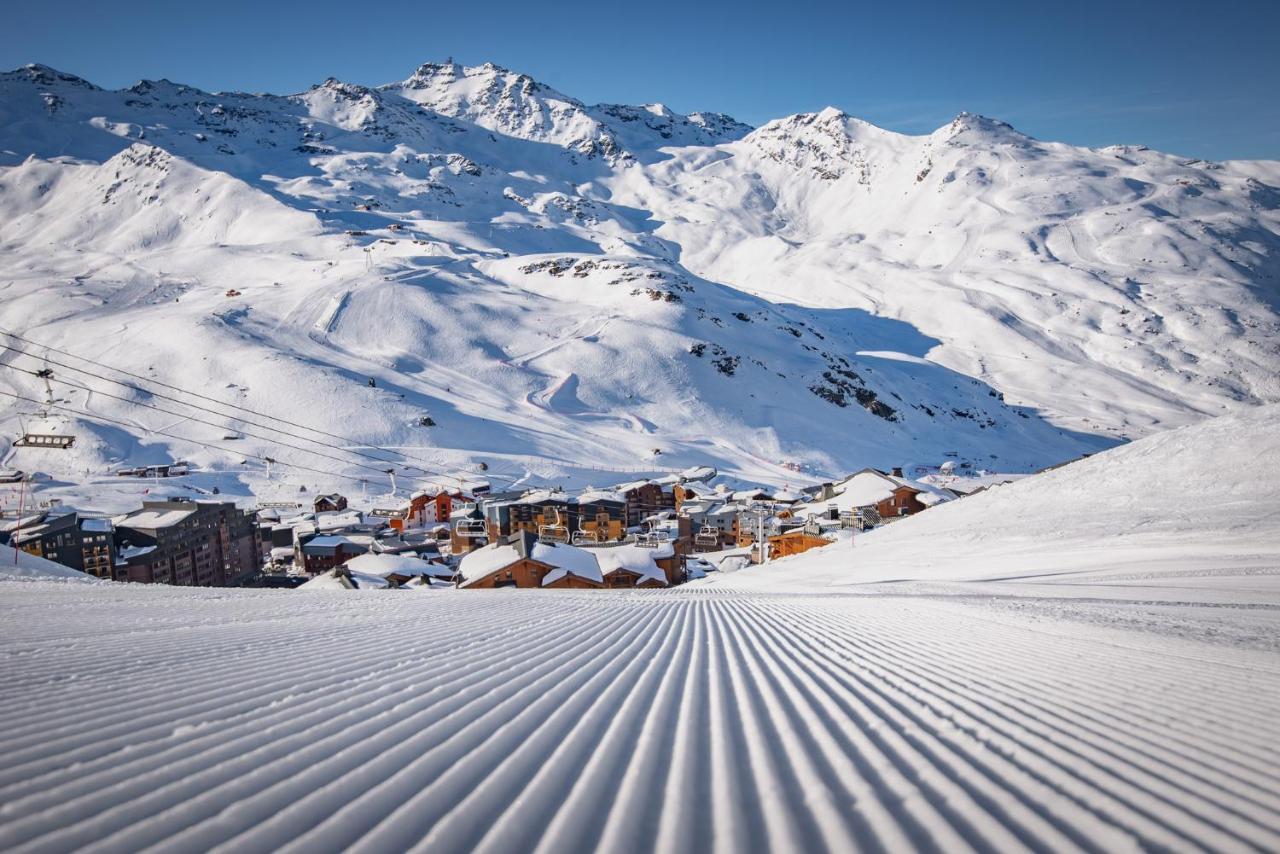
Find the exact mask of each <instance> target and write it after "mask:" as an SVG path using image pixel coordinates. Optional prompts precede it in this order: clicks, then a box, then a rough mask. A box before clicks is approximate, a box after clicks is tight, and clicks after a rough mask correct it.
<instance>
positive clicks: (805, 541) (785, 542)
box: [766, 528, 832, 560]
mask: <svg viewBox="0 0 1280 854" xmlns="http://www.w3.org/2000/svg"><path fill="white" fill-rule="evenodd" d="M766 539H767V540H768V541H769V560H776V559H777V558H780V557H789V556H791V555H798V554H801V553H803V552H807V551H809V549H817V548H821V547H822V546H829V545H831V542H832V541H831V540H829V539H827V538H826V537H820V536H818V535H816V534H813V533H810V532H808V531H805V529H804V528H794V529H792V530H790V531H783V532H782V533H781V534H774V535H773V536H771V537H767V538H766Z"/></svg>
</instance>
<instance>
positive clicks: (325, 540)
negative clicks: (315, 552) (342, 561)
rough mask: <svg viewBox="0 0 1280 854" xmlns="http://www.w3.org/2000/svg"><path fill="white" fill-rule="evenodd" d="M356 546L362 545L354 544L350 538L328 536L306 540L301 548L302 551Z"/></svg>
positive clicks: (354, 541) (353, 540)
mask: <svg viewBox="0 0 1280 854" xmlns="http://www.w3.org/2000/svg"><path fill="white" fill-rule="evenodd" d="M356 545H363V543H358V542H356V540H355V539H353V538H351V537H343V536H337V535H328V536H320V537H314V538H312V539H310V540H307V542H305V543H303V545H302V547H303V548H304V549H306V548H318V549H336V548H338V547H339V546H356Z"/></svg>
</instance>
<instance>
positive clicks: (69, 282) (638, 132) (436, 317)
mask: <svg viewBox="0 0 1280 854" xmlns="http://www.w3.org/2000/svg"><path fill="white" fill-rule="evenodd" d="M1278 188H1280V164H1277V163H1269V162H1266V163H1224V164H1216V163H1205V162H1199V161H1190V162H1189V161H1185V160H1183V159H1180V158H1176V157H1173V156H1170V155H1164V154H1158V153H1155V152H1150V151H1146V150H1142V149H1133V148H1112V149H1103V150H1098V151H1093V150H1087V149H1079V148H1073V147H1070V146H1065V145H1059V144H1050V143H1042V142H1038V141H1035V140H1032V139H1030V138H1028V137H1025V136H1023V135H1021V134H1019V133H1018V132H1017V131H1015V130H1014V129H1012V128H1010V127H1008V126H1007V125H1004V124H1001V123H999V122H994V121H991V120H989V119H983V118H980V117H976V116H967V115H965V116H960V117H958V118H957V119H956V120H955V121H954V122H952V123H951V124H949V125H948V126H946V127H944V128H942V129H940V130H939V131H937V132H935V133H933V134H931V135H928V136H924V137H910V136H903V135H899V134H894V133H890V132H888V131H884V130H881V129H879V128H875V127H873V126H871V125H869V124H866V123H865V122H861V121H859V120H857V119H853V118H850V117H848V116H845V115H843V114H842V113H839V112H838V111H835V110H825V111H823V112H821V113H817V114H806V115H799V116H792V117H788V118H785V119H780V120H778V121H775V122H771V123H769V124H767V125H765V126H764V127H761V128H759V129H756V130H751V129H750V128H748V127H746V126H744V125H742V124H740V123H738V122H735V121H734V120H732V119H730V118H728V117H726V116H723V115H719V114H715V113H695V114H691V115H688V116H682V115H678V114H675V113H673V112H672V111H670V110H668V109H667V108H665V107H662V106H661V105H648V106H640V107H630V106H617V105H597V106H588V105H584V104H582V103H581V102H579V101H577V100H575V99H573V98H571V97H569V96H566V95H562V94H560V93H558V92H556V91H555V90H554V89H551V88H550V87H547V86H545V85H542V84H540V83H537V82H536V81H534V80H532V79H531V78H529V77H527V76H525V75H520V74H516V73H514V72H509V71H506V70H505V69H501V68H499V67H497V66H493V65H484V66H480V67H478V68H465V67H462V66H459V65H456V64H453V63H444V64H431V63H429V64H426V65H423V66H422V67H420V68H419V69H418V70H417V71H416V72H414V74H413V75H412V76H410V77H409V78H408V79H407V80H405V81H403V82H400V83H395V84H391V85H387V86H382V87H378V88H370V87H365V86H358V85H353V84H347V83H342V82H339V81H336V80H328V81H325V82H324V83H322V84H320V85H318V86H315V87H313V88H312V89H310V90H308V91H306V92H303V93H300V94H296V95H290V96H273V95H249V94H243V93H229V94H211V93H206V92H202V91H199V90H196V89H193V88H191V87H187V86H182V85H178V84H174V83H170V82H168V81H143V82H141V83H139V84H137V85H135V86H133V87H130V88H129V89H125V90H120V91H106V90H102V89H99V88H97V87H95V86H93V85H92V84H90V83H88V82H86V81H84V80H81V79H80V78H78V77H75V76H73V75H69V74H64V73H61V72H58V71H55V70H53V69H50V68H47V67H44V66H27V67H25V68H21V69H18V70H16V71H13V72H10V73H7V74H3V75H0V253H3V257H4V259H5V265H4V269H3V275H2V276H0V294H3V299H2V300H0V326H2V327H3V328H4V329H6V330H9V331H12V332H17V333H19V334H20V335H23V336H24V337H26V338H28V339H29V340H31V341H37V342H40V343H41V344H47V345H50V346H52V347H56V348H58V350H62V351H66V352H69V353H75V354H77V355H80V356H87V357H89V358H92V359H94V360H95V361H97V362H99V363H101V364H102V365H109V366H111V367H115V368H123V369H126V370H129V371H131V372H133V373H135V374H138V375H139V376H145V377H151V378H154V379H157V380H160V381H163V382H166V383H169V384H170V385H171V386H174V387H177V388H180V389H183V390H187V391H200V392H201V393H202V394H205V395H207V396H209V397H213V398H216V399H219V400H226V401H231V402H234V403H236V404H238V405H242V406H245V407H249V408H251V409H253V410H255V411H257V412H259V413H268V414H271V415H278V416H283V417H285V418H287V419H289V420H290V421H292V422H295V424H304V425H306V427H307V428H317V429H319V430H322V431H325V432H324V434H323V435H324V436H325V437H328V438H327V441H329V442H330V443H332V441H333V437H334V436H344V437H352V438H353V439H355V440H357V441H356V442H355V443H354V444H357V445H366V444H367V445H368V446H369V447H370V448H372V447H377V448H394V449H396V451H397V452H398V453H400V454H403V455H404V457H405V458H406V459H412V460H415V461H417V462H418V463H419V464H422V463H428V464H430V465H431V466H432V467H437V468H439V469H440V470H442V471H450V472H452V471H457V472H475V471H477V470H478V468H479V465H480V463H481V462H482V461H483V462H484V463H485V464H486V465H487V466H488V467H489V472H490V476H493V477H495V478H497V479H498V481H495V485H501V482H500V481H502V480H503V479H527V478H534V479H555V480H561V481H564V482H574V481H588V480H592V481H596V482H602V481H604V480H607V479H608V475H606V474H602V473H597V472H598V471H599V470H603V471H607V472H621V471H634V470H642V469H654V468H656V467H659V466H661V467H669V468H679V467H683V466H686V465H691V464H694V463H702V462H710V463H712V464H715V465H718V466H720V467H721V468H722V470H725V471H728V472H730V473H733V474H737V475H739V476H740V477H743V478H749V479H757V480H769V481H774V482H781V481H785V480H789V479H790V480H794V479H795V478H796V475H795V474H794V472H793V471H792V470H791V469H789V468H784V467H782V466H781V463H784V462H786V463H788V464H791V465H795V464H801V465H803V466H805V467H807V469H808V471H809V472H810V473H811V474H813V475H814V476H822V475H828V474H834V473H837V472H840V471H844V470H848V469H850V468H853V467H856V466H861V465H864V464H871V465H880V466H887V465H892V464H905V463H910V462H918V461H936V460H938V459H940V458H941V457H942V455H943V454H946V453H948V452H949V453H952V454H955V455H959V456H962V457H967V458H969V459H971V460H973V461H974V462H975V463H976V464H978V465H982V466H988V467H991V466H997V467H1000V468H1003V469H1006V470H1012V469H1018V468H1022V469H1026V468H1030V467H1035V466H1039V465H1043V464H1048V463H1051V462H1056V461H1058V460H1061V459H1066V458H1069V457H1072V456H1075V455H1077V454H1079V453H1081V452H1084V451H1089V450H1095V449H1097V448H1100V447H1103V446H1105V445H1107V444H1110V443H1113V442H1114V441H1115V440H1116V439H1118V438H1127V437H1133V436H1137V435H1141V434H1143V433H1145V432H1149V431H1151V430H1153V429H1156V428H1159V427H1164V426H1174V425H1177V424H1181V423H1186V422H1189V421H1193V420H1196V419H1199V418H1201V417H1203V416H1204V415H1206V414H1212V413H1217V412H1221V411H1224V410H1232V409H1239V408H1243V407H1247V406H1251V405H1254V404H1257V403H1260V402H1265V401H1271V400H1276V399H1280V388H1277V381H1276V377H1277V375H1278V371H1280V346H1278V344H1280V323H1278V320H1277V307H1280V262H1277V247H1278V241H1280V238H1278V237H1277V234H1278V233H1280V189H1278ZM231 290H234V291H238V292H239V295H236V296H227V295H226V294H227V293H228V292H229V291H231ZM10 343H11V344H13V343H15V342H12V341H11V342H10ZM21 346H22V347H24V348H25V349H26V350H27V351H28V354H26V355H23V354H21V353H18V352H16V351H14V350H9V351H5V352H4V353H3V354H0V364H2V365H3V366H4V367H3V368H2V369H0V391H6V392H10V393H14V394H19V395H21V396H23V397H27V398H33V399H34V398H40V397H42V396H43V386H42V385H41V381H40V380H39V379H37V378H35V377H33V376H31V374H30V373H24V372H23V371H27V372H31V371H35V370H38V369H39V368H40V367H42V366H43V365H44V362H43V361H42V357H44V356H45V355H50V357H51V358H53V359H55V360H62V361H66V360H67V357H65V356H62V355H60V354H58V353H56V352H54V353H52V354H46V351H44V350H42V349H40V348H38V347H34V346H32V345H29V344H22V345H21ZM68 364H78V363H74V362H68ZM94 370H96V371H99V372H101V369H99V368H95V369H94ZM54 374H55V378H56V379H57V380H59V381H71V382H73V383H75V384H78V385H81V386H87V387H88V388H77V387H75V386H74V385H72V386H67V385H61V384H58V385H56V392H57V394H58V395H59V397H60V398H61V400H62V403H61V404H60V405H62V406H64V407H66V408H68V409H74V410H77V411H80V412H85V413H91V414H92V417H90V416H87V415H86V416H79V417H77V418H76V419H75V420H74V422H73V423H69V424H61V425H55V426H56V427H57V428H58V429H61V430H65V431H72V432H75V433H76V434H77V436H78V437H79V439H78V441H77V443H76V446H75V447H74V448H73V449H71V450H70V451H63V452H53V451H48V450H38V451H37V450H28V449H11V450H10V451H9V453H8V454H7V455H6V456H4V457H3V461H4V464H5V465H7V466H10V467H17V468H23V469H27V470H42V471H49V472H51V473H53V474H54V475H55V476H62V477H64V478H65V479H66V480H71V479H73V476H74V478H76V479H83V477H84V476H85V474H86V473H88V474H89V475H90V476H92V475H94V474H96V473H99V472H105V471H107V470H108V469H110V468H111V467H113V466H114V465H115V464H117V463H123V462H131V463H138V462H154V461H158V460H162V459H166V458H169V457H180V458H185V459H190V460H192V461H193V462H195V463H196V464H197V465H199V466H201V467H202V468H203V469H204V470H205V471H207V472H221V474H219V475H216V476H214V475H210V477H212V478H213V483H214V484H216V485H218V486H220V487H221V488H222V489H223V490H224V491H225V490H228V489H233V488H235V487H236V485H237V484H239V486H240V487H241V488H243V487H244V485H245V484H249V485H252V486H253V487H254V488H255V489H256V490H257V491H259V492H263V491H264V490H265V489H266V488H267V487H265V486H264V485H263V482H262V478H263V477H264V474H265V473H264V472H263V471H262V469H261V467H259V466H258V465H257V464H256V463H255V462H254V461H253V457H254V455H258V456H271V457H273V458H274V459H277V460H279V461H281V462H293V463H298V464H301V465H306V466H311V467H316V468H320V469H322V470H324V471H331V472H332V473H333V475H334V476H335V478H336V476H337V475H348V476H359V475H360V473H361V470H358V469H356V468H354V467H348V466H346V465H345V464H342V463H339V462H337V461H335V460H333V459H332V456H333V455H337V456H339V457H342V454H343V452H342V451H335V450H334V449H332V448H330V449H329V450H327V451H324V453H326V454H329V455H331V456H330V458H327V459H326V458H320V457H317V456H315V455H314V454H308V453H307V452H304V451H302V450H297V449H282V448H281V446H280V445H279V444H278V442H276V441H274V440H273V436H274V434H271V433H270V432H269V431H267V432H264V430H262V429H258V430H256V431H255V430H254V429H252V427H246V425H245V424H244V423H243V422H242V421H237V420H235V419H232V418H228V417H223V416H217V415H210V414H209V413H203V414H200V415H199V416H198V418H199V419H201V420H190V419H186V418H184V417H183V416H185V415H186V414H187V413H186V411H185V410H183V409H182V408H181V406H180V405H179V404H177V403H171V402H170V403H165V402H164V401H162V400H157V399H155V398H152V397H150V396H149V395H147V394H144V393H142V392H139V391H137V390H136V389H134V390H129V389H123V388H121V387H118V386H112V385H110V384H107V383H105V382H104V381H102V380H100V379H96V380H95V379H90V378H88V377H86V376H84V375H82V374H76V373H74V372H72V371H70V370H67V369H64V368H63V367H61V366H54ZM371 378H372V379H373V380H374V383H375V385H374V386H370V384H369V380H370V379H371ZM90 389H92V390H90ZM104 392H106V394H104ZM169 393H173V392H172V391H170V392H169ZM108 394H110V395H115V396H116V397H110V396H108ZM117 398H124V399H123V400H121V399H117ZM140 403H145V404H149V405H155V406H162V407H165V408H170V409H174V410H177V411H178V414H177V415H174V414H172V413H168V414H166V413H158V412H156V411H154V410H148V409H145V408H141V407H140V406H139V404H140ZM0 407H4V410H3V411H5V412H7V413H8V417H7V418H6V419H5V421H4V424H3V429H4V431H5V434H6V438H8V437H11V436H12V435H16V434H17V433H18V432H19V431H20V430H21V429H22V428H23V426H24V425H25V426H26V427H27V429H30V425H29V422H30V413H31V412H32V411H33V410H35V409H38V408H39V407H37V406H35V405H34V404H32V403H30V402H29V401H14V400H13V399H12V398H8V399H4V400H0ZM215 408H216V407H215ZM424 416H428V417H429V420H430V421H431V422H434V426H429V427H428V426H421V421H422V419H423V417H424ZM202 421H213V422H214V423H213V424H208V423H202ZM290 429H291V430H293V431H295V432H296V431H297V430H298V429H301V428H298V427H296V426H295V427H292V428H290ZM157 431H160V432H157ZM255 432H256V433H259V434H261V435H260V436H259V437H255V436H254V435H252V434H253V433H255ZM164 434H167V435H164ZM235 434H242V435H243V436H244V439H243V440H240V441H237V442H236V444H235V445H234V448H233V449H232V450H233V451H234V453H230V452H228V451H227V450H214V449H211V448H208V447H203V446H197V445H192V444H189V443H186V442H184V441H183V439H185V438H189V439H193V440H197V441H201V442H206V443H209V444H214V445H219V446H220V447H223V448H225V447H226V445H225V441H224V436H225V435H235ZM306 435H307V436H309V437H312V438H314V437H315V436H314V435H313V434H311V433H309V432H308V433H307V434H306ZM175 437H181V438H175ZM274 438H278V436H274ZM290 441H291V442H293V443H294V444H298V441H297V440H296V439H295V440H290ZM347 444H352V443H347ZM308 447H310V446H308ZM655 449H660V450H661V452H662V453H661V455H659V456H655V455H654V450H655ZM366 450H368V448H366ZM379 453H380V452H379ZM246 461H247V462H246ZM279 478H280V474H279V471H278V470H277V473H276V475H275V479H276V483H277V487H279V488H285V487H284V486H283V484H281V482H280V481H279ZM285 478H286V480H285V481H284V484H289V485H291V486H292V487H293V488H294V489H295V490H296V486H297V484H299V483H306V484H310V485H319V486H326V487H327V486H340V485H341V484H340V482H339V481H337V480H336V479H334V478H329V479H326V477H325V476H324V475H319V474H303V473H300V472H294V473H293V474H291V475H290V474H286V475H285ZM373 479H374V480H375V481H376V480H377V478H376V477H375V478H373ZM348 487H349V484H348Z"/></svg>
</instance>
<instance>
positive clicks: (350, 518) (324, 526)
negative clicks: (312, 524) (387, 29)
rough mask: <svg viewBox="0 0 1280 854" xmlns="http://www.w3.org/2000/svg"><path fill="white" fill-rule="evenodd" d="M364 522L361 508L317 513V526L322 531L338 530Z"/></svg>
mask: <svg viewBox="0 0 1280 854" xmlns="http://www.w3.org/2000/svg"><path fill="white" fill-rule="evenodd" d="M362 524H364V516H363V514H361V512H360V511H359V510H337V511H333V512H327V513H317V514H316V527H317V528H318V529H319V530H321V531H337V530H339V529H341V528H350V527H353V526H355V525H362Z"/></svg>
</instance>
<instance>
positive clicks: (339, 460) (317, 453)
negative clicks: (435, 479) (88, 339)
mask: <svg viewBox="0 0 1280 854" xmlns="http://www.w3.org/2000/svg"><path fill="white" fill-rule="evenodd" d="M0 367H4V368H9V369H10V370H14V371H18V372H19V373H24V374H32V375H33V376H34V372H32V371H27V370H24V369H22V368H19V367H17V366H16V365H8V364H3V365H0ZM53 381H54V382H56V383H62V384H63V385H68V386H71V387H72V388H78V389H81V390H82V391H89V392H93V393H94V394H100V395H102V396H103V397H109V398H111V399H112V400H118V401H121V402H122V403H127V404H129V405H130V406H140V407H143V408H145V409H150V410H153V411H155V412H162V413H164V414H165V415H177V416H179V417H181V418H186V419H187V420H189V421H194V422H196V423H197V424H204V425H205V426H208V427H217V428H219V429H222V428H223V425H221V424H217V423H215V422H213V421H206V420H204V419H203V418H196V417H195V416H194V415H188V414H186V413H184V412H175V411H173V410H172V409H165V408H163V407H160V406H156V405H155V404H151V403H142V402H141V401H136V400H130V399H129V398H127V397H121V396H119V395H116V394H112V393H111V392H107V391H102V390H100V389H95V388H89V387H88V386H85V385H80V384H79V383H73V382H71V381H69V380H61V379H57V378H56V377H55V378H53ZM165 399H166V400H168V399H170V398H168V397H166V398H165ZM179 403H180V404H181V401H179ZM182 405H184V406H186V405H188V404H182ZM192 408H193V409H203V407H196V406H193V407H192ZM214 414H219V413H214ZM267 429H268V430H269V429H271V428H269V427H268V428H267ZM240 432H241V433H242V434H243V435H245V436H250V437H252V438H254V439H261V440H263V441H264V442H272V443H274V444H277V445H279V446H281V447H282V448H289V449H291V450H294V451H301V452H302V453H304V454H312V455H313V456H317V457H324V458H325V459H327V460H333V461H334V462H336V463H341V464H342V465H344V466H356V467H358V468H362V469H368V470H370V471H376V472H381V473H383V474H389V472H388V471H387V470H386V469H379V468H375V467H374V466H370V465H365V464H364V463H357V462H352V461H351V460H344V459H342V458H340V457H335V456H333V455H331V454H326V453H324V452H323V451H314V450H311V449H309V448H302V447H299V446H297V445H291V444H289V443H288V442H281V441H280V440H279V439H274V438H272V437H270V436H262V435H259V434H257V433H251V432H249V431H248V430H242V431H240ZM285 435H290V434H285ZM224 438H225V437H224ZM325 447H329V446H327V445H326V446H325ZM385 462H391V461H390V460H386V461H385ZM392 482H393V483H394V477H393V478H392Z"/></svg>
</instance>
